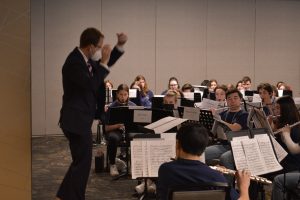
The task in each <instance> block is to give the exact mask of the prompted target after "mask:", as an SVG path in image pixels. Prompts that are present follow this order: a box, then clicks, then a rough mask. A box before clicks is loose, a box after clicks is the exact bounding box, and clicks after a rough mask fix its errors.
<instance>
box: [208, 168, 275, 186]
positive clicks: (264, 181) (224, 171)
mask: <svg viewBox="0 0 300 200" xmlns="http://www.w3.org/2000/svg"><path fill="white" fill-rule="evenodd" d="M209 167H210V168H211V169H214V170H216V171H218V172H221V173H222V174H228V175H231V176H234V175H235V173H236V171H235V170H231V169H226V168H223V167H217V166H209ZM250 180H252V181H256V182H259V183H262V184H266V185H271V184H272V181H270V180H268V179H266V178H263V177H260V176H255V175H251V176H250Z"/></svg>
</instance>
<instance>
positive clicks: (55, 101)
mask: <svg viewBox="0 0 300 200" xmlns="http://www.w3.org/2000/svg"><path fill="white" fill-rule="evenodd" d="M100 25H101V1H99V0H88V1H80V0H74V1H63V2H62V1H60V0H46V2H45V74H46V77H45V88H46V119H45V120H46V134H47V135H48V134H58V133H61V130H60V129H59V127H58V125H57V123H58V120H59V111H60V108H61V105H62V92H63V91H62V75H61V69H62V65H63V64H64V61H65V59H66V57H67V56H68V54H69V53H70V52H71V51H72V50H73V49H74V48H75V47H76V46H78V45H79V38H80V34H81V32H82V31H83V30H84V29H85V28H87V27H91V26H93V27H96V28H100Z"/></svg>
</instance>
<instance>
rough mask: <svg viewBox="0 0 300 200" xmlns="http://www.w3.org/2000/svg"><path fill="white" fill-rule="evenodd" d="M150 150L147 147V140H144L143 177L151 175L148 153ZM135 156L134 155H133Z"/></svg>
mask: <svg viewBox="0 0 300 200" xmlns="http://www.w3.org/2000/svg"><path fill="white" fill-rule="evenodd" d="M148 151H149V149H148V148H147V141H146V140H143V141H142V155H143V161H142V165H143V175H142V177H149V169H148V165H149V164H148V159H147V155H148ZM131 156H134V155H131Z"/></svg>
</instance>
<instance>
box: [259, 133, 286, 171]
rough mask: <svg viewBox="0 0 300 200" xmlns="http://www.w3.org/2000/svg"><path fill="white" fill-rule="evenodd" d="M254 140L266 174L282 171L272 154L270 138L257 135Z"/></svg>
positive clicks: (265, 135)
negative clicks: (264, 165) (264, 164)
mask: <svg viewBox="0 0 300 200" xmlns="http://www.w3.org/2000/svg"><path fill="white" fill-rule="evenodd" d="M254 138H255V139H256V140H257V142H258V145H259V148H260V152H261V153H262V157H263V159H264V161H265V163H266V167H267V170H268V172H275V171H279V170H281V169H282V167H281V165H280V164H279V163H278V161H277V158H276V156H275V154H274V151H273V147H272V144H271V142H270V138H269V136H268V135H267V134H258V135H255V136H254Z"/></svg>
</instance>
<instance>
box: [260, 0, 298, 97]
mask: <svg viewBox="0 0 300 200" xmlns="http://www.w3.org/2000/svg"><path fill="white" fill-rule="evenodd" d="M299 11H300V2H297V1H272V2H269V1H262V2H260V1H258V2H257V12H256V13H257V29H256V50H255V53H256V54H255V62H256V63H255V66H256V69H255V74H256V75H255V76H256V77H257V80H258V81H262V80H265V81H267V82H270V83H272V84H276V82H277V81H285V82H286V83H288V84H290V85H291V86H292V89H293V90H294V95H295V96H298V97H299V96H300V20H299V19H300V12H299ZM257 83H259V82H257Z"/></svg>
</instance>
